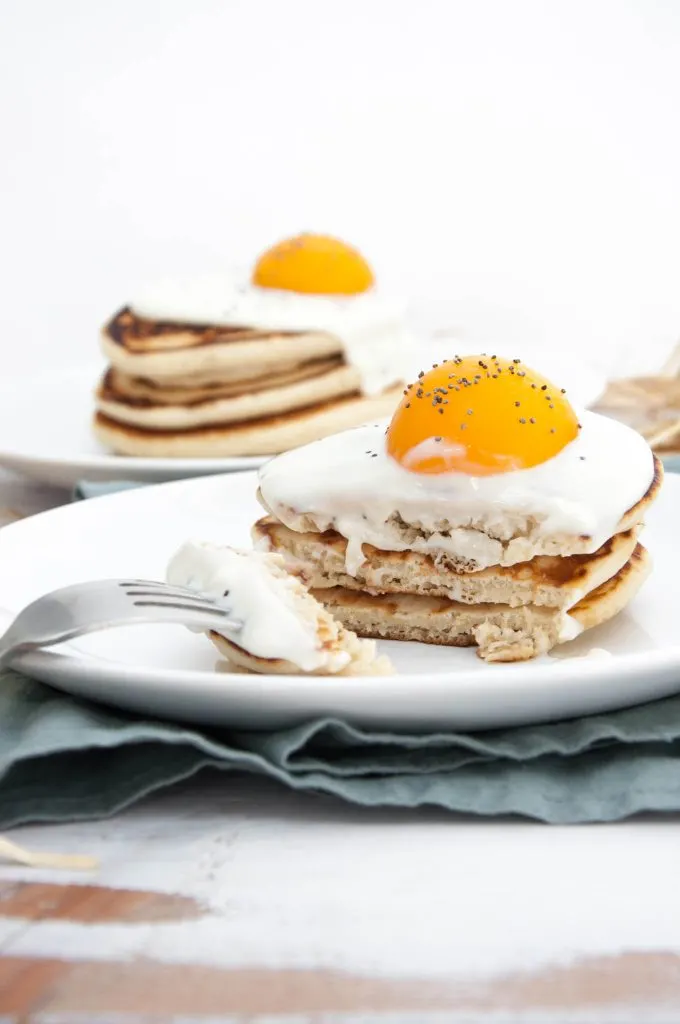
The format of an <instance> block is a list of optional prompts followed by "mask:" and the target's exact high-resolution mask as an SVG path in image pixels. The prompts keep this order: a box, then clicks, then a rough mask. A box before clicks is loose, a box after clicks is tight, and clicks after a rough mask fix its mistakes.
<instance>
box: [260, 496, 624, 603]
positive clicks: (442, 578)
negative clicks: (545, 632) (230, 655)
mask: <svg viewBox="0 0 680 1024" xmlns="http://www.w3.org/2000/svg"><path fill="white" fill-rule="evenodd" d="M252 536H253V541H254V543H255V546H256V547H257V548H258V549H260V550H265V551H273V552H276V553H277V554H281V555H283V556H284V558H285V559H286V564H287V566H288V568H289V570H290V571H291V572H295V573H296V574H297V575H301V576H302V578H303V579H304V580H305V582H306V583H307V585H308V586H309V587H311V588H312V589H313V590H321V589H324V588H327V587H345V588H347V589H349V590H362V591H365V592H366V593H369V594H422V595H427V596H429V597H446V598H448V599H449V600H451V601H457V602H460V603H462V604H484V603H488V602H492V603H498V604H506V605H509V606H510V607H512V608H515V607H519V606H521V605H529V604H530V605H536V606H539V607H547V608H557V609H564V608H570V607H571V606H572V605H573V604H575V603H576V602H577V601H578V600H579V599H580V598H581V597H582V596H583V595H584V594H587V593H589V592H590V591H591V590H594V589H595V588H596V587H599V586H600V584H602V583H604V582H605V581H606V580H608V579H611V577H612V576H614V575H615V574H616V573H617V572H618V571H619V569H621V568H622V566H623V565H625V563H626V562H627V561H628V559H629V558H630V557H631V555H632V554H633V551H634V549H635V545H636V543H637V540H636V537H637V531H636V530H628V531H626V532H625V533H619V534H617V535H616V536H614V537H612V538H610V539H609V540H608V541H607V542H606V543H605V544H603V545H602V547H601V548H600V549H599V550H598V551H596V552H594V553H593V554H588V555H571V556H568V557H566V558H559V557H549V556H539V557H538V558H534V559H533V560H532V561H531V562H520V563H518V564H516V565H512V566H494V567H491V568H488V569H482V570H480V571H479V572H476V573H457V572H455V571H454V570H452V569H451V568H449V567H447V566H446V565H444V564H442V563H441V562H437V561H435V559H433V558H431V557H430V556H429V555H423V554H419V553H418V552H415V551H380V550H378V549H377V548H374V547H373V546H372V545H370V544H365V545H364V547H363V551H364V556H365V561H364V562H363V563H362V565H360V566H359V568H358V569H357V571H356V575H354V576H351V575H349V574H348V573H347V572H346V570H345V554H346V550H347V541H346V540H345V538H344V537H342V536H341V535H340V534H339V533H335V532H334V531H328V532H327V533H295V532H294V531H293V530H289V529H288V527H286V526H284V525H283V524H282V523H279V522H277V520H276V519H274V518H273V517H271V516H269V517H267V518H265V519H260V520H259V522H257V523H256V524H255V526H254V527H253V530H252Z"/></svg>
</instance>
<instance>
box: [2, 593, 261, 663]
mask: <svg viewBox="0 0 680 1024" xmlns="http://www.w3.org/2000/svg"><path fill="white" fill-rule="evenodd" d="M225 597H226V595H225ZM220 600H222V599H218V598H211V597H206V596H205V594H199V593H197V592H196V591H193V590H188V589H186V588H184V587H174V586H170V585H169V584H167V583H158V582H156V581H153V580H130V579H122V580H96V581H93V582H92V583H76V584H75V585H74V586H72V587H64V588H63V589H62V590H54V591H53V592H52V593H51V594H45V595H44V597H39V598H38V600H37V601H33V603H32V604H29V605H27V606H26V608H24V609H23V611H21V612H19V614H18V615H17V617H16V619H15V620H14V621H13V622H12V624H11V625H10V627H9V628H8V629H7V631H6V632H5V633H4V635H3V636H2V637H0V668H4V667H5V666H7V665H9V664H11V662H12V661H13V660H14V658H16V656H17V654H19V653H22V652H23V651H30V650H34V649H35V648H38V647H51V646H52V645H53V644H59V643H62V642H63V641H64V640H73V638H74V637H77V636H82V635H83V634H85V633H94V632H96V631H97V630H100V629H109V628H110V627H111V626H127V625H132V624H134V623H139V622H170V623H177V625H181V626H188V627H189V628H190V629H197V630H209V629H213V630H215V631H217V632H227V633H233V632H238V631H239V630H240V629H241V628H242V626H243V623H241V622H237V621H236V620H235V619H234V618H233V616H232V613H231V612H230V610H229V609H228V608H225V607H224V605H222V604H220Z"/></svg>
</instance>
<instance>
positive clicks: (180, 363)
mask: <svg viewBox="0 0 680 1024" xmlns="http://www.w3.org/2000/svg"><path fill="white" fill-rule="evenodd" d="M101 346H102V350H103V352H104V354H105V356H106V357H107V359H108V360H109V362H110V363H111V365H112V366H113V367H114V368H115V369H117V370H120V371H121V372H122V373H125V374H127V375H128V376H131V377H148V378H151V379H153V380H159V379H174V380H178V379H180V380H181V379H182V378H184V377H195V376H197V375H200V376H201V377H202V379H203V380H205V379H206V377H207V376H209V375H212V376H213V377H214V378H215V379H233V380H243V379H244V376H245V379H247V377H248V374H249V373H252V372H253V371H254V375H255V376H264V375H265V374H268V373H273V372H277V371H278V370H279V369H290V367H291V366H294V365H298V364H300V363H304V362H308V361H309V360H312V359H322V358H328V357H329V356H341V355H342V353H343V347H342V343H341V342H340V340H339V339H338V338H335V337H333V336H332V335H330V334H325V333H323V332H312V331H309V332H300V333H293V332H284V331H279V332H276V333H272V332H267V331H257V330H253V329H250V328H241V327H198V326H196V325H193V324H181V323H173V322H166V321H160V320H145V319H143V318H141V317H138V316H137V315H136V314H135V313H133V312H132V311H131V310H130V309H129V308H128V307H125V308H124V309H121V310H120V311H119V312H118V313H117V314H116V315H115V316H114V317H113V318H112V319H111V320H110V321H109V322H108V323H107V324H106V325H105V326H104V328H103V330H102V335H101ZM244 368H247V371H246V373H245V375H244Z"/></svg>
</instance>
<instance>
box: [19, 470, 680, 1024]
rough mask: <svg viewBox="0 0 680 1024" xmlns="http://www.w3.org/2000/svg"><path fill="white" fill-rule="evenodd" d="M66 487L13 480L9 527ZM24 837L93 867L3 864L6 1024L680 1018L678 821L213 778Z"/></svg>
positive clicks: (428, 1023) (57, 498)
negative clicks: (347, 801)
mask: <svg viewBox="0 0 680 1024" xmlns="http://www.w3.org/2000/svg"><path fill="white" fill-rule="evenodd" d="M67 497H68V496H67V495H65V494H64V493H63V492H59V491H55V490H53V489H46V488H42V487H40V486H37V485H33V484H29V483H25V482H22V481H17V480H12V479H10V478H9V477H5V476H3V477H0V507H1V509H2V511H1V518H2V522H3V523H7V522H10V521H12V520H14V519H16V518H17V517H20V516H23V515H27V514H33V513H35V512H37V511H39V510H41V509H44V508H48V507H51V506H54V505H57V504H60V503H61V502H62V501H64V500H66V499H67ZM0 571H1V567H0ZM11 838H12V839H14V840H15V841H16V842H19V843H21V844H22V845H24V846H26V847H29V848H31V849H34V850H49V851H59V852H74V853H87V854H92V855H94V856H96V857H97V858H99V861H100V867H99V869H98V870H97V871H96V872H95V873H94V875H93V876H91V877H90V876H88V875H83V874H80V875H78V874H75V873H68V872H56V871H46V870H44V869H42V870H36V869H29V868H19V867H16V866H12V865H9V864H8V865H3V866H0V952H1V954H2V958H1V959H0V1020H2V1021H3V1022H4V1021H16V1022H27V1021H30V1022H40V1024H63V1022H70V1021H74V1022H75V1021H87V1022H91V1021H92V1022H115V1024H148V1022H154V1024H155V1022H166V1021H167V1022H173V1024H180V1022H182V1024H184V1022H189V1021H191V1022H196V1024H218V1022H220V1024H227V1022H229V1024H236V1022H249V1024H364V1022H366V1024H368V1022H376V1024H435V1022H443V1021H455V1022H463V1021H464V1022H466V1024H467V1022H471V1024H475V1022H484V1024H491V1022H492V1021H493V1022H501V1021H531V1022H536V1021H541V1022H543V1021H546V1022H575V1021H578V1022H585V1021H588V1022H600V1021H603V1022H608V1021H609V1022H614V1021H615V1022H617V1024H619V1022H622V1024H627V1022H633V1021H645V1022H654V1021H664V1022H669V1024H670V1022H672V1024H676V1022H677V1021H678V1020H680V825H679V822H678V820H677V819H676V818H651V817H649V818H641V819H638V820H636V821H632V822H627V823H624V824H620V825H607V826H599V827H579V828H549V827H546V826H543V825H538V824H534V823H530V822H522V821H518V820H509V819H508V820H497V821H483V820H476V819H473V818H466V817H462V816H454V815H449V814H444V813H441V812H439V811H427V810H422V811H415V812H414V811H408V812H407V811H404V812H399V811H393V810H391V811H376V810H364V809H357V808H353V807H349V806H346V805H344V804H342V803H340V802H337V801H334V800H331V799H330V798H322V797H314V796H309V795H301V794H297V793H293V792H289V791H287V790H285V789H283V788H282V787H280V786H278V785H276V784H274V783H272V782H270V781H265V780H260V779H254V778H249V777H236V776H226V777H221V776H219V775H217V774H209V775H204V776H201V777H199V778H197V779H195V780H193V781H192V782H190V783H188V784H185V785H183V786H181V787H178V788H176V789H174V790H172V791H170V792H166V793H163V794H160V795H158V796H155V797H153V798H151V799H148V800H146V801H144V802H143V803H141V804H139V805H137V806H135V807H133V808H132V809H130V810H129V811H127V812H126V813H124V814H122V815H119V816H118V817H116V818H115V819H113V820H111V821H100V822H88V823H81V824H68V825H60V826H31V827H25V828H20V829H15V830H14V831H13V832H12V834H11Z"/></svg>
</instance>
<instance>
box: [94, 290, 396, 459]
mask: <svg viewBox="0 0 680 1024" xmlns="http://www.w3.org/2000/svg"><path fill="white" fill-rule="evenodd" d="M102 346H103V350H104V353H105V355H106V357H107V359H108V361H109V363H110V368H109V369H108V370H107V372H106V373H105V375H104V377H103V379H102V381H101V382H100V385H99V388H98V390H97V394H96V415H95V422H94V430H95V433H96V435H97V437H98V439H99V440H100V441H101V442H102V443H103V444H104V445H105V446H106V447H107V448H110V449H112V450H113V451H114V452H117V453H118V454H121V455H137V456H158V457H170V458H186V457H189V458H190V457H199V458H212V457H215V458H219V457H224V456H240V455H271V454H276V453H278V452H283V451H286V450H287V449H289V448H294V447H297V446H299V445H303V444H306V443H307V442H309V441H313V440H316V439H317V438H320V437H325V436H326V435H328V434H332V433H335V432H336V431H339V430H344V429H345V428H347V427H351V426H355V425H357V424H359V423H362V422H365V421H367V420H371V419H374V418H379V417H382V416H384V415H387V414H389V413H391V412H392V411H393V409H394V407H395V405H396V404H397V401H398V398H399V397H400V395H401V390H402V388H403V384H402V383H395V384H394V385H392V386H390V387H388V388H386V389H385V390H383V391H381V392H380V393H378V394H375V395H367V394H363V393H362V390H361V377H360V374H359V371H358V370H357V369H356V367H354V366H352V365H350V364H349V363H348V361H347V359H346V357H345V355H344V352H343V346H342V344H341V342H340V341H339V339H338V338H336V337H334V336H333V335H331V334H329V333H324V332H313V331H304V332H272V331H264V330H255V329H247V328H241V327H225V326H199V325H196V324H188V323H179V322H167V321H161V320H151V319H145V318H143V317H141V316H139V315H137V314H136V313H135V312H134V311H133V310H132V309H131V308H129V307H125V308H124V309H122V310H120V312H118V313H117V314H116V315H115V316H114V317H113V318H112V319H111V320H110V321H109V322H108V323H107V324H106V326H105V327H104V329H103V336H102Z"/></svg>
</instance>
